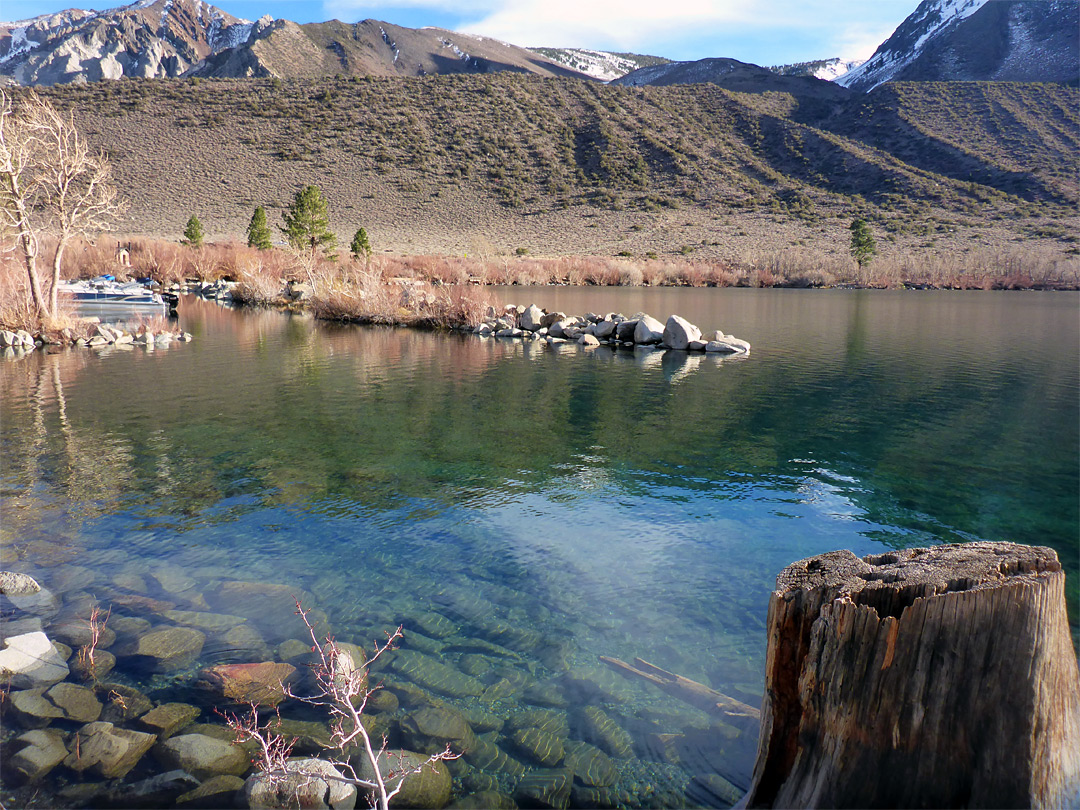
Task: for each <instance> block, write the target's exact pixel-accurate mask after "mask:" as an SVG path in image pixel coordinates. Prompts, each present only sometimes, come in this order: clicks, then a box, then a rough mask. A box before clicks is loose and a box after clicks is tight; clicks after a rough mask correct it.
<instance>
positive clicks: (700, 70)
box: [611, 59, 847, 99]
mask: <svg viewBox="0 0 1080 810" xmlns="http://www.w3.org/2000/svg"><path fill="white" fill-rule="evenodd" d="M706 82H707V83H710V84H715V85H719V86H720V87H723V88H725V89H727V90H734V91H736V92H739V93H768V92H780V93H791V94H792V95H794V96H799V97H803V98H820V99H837V98H840V97H842V96H844V95H845V94H846V93H847V91H846V90H844V89H843V88H842V87H840V86H838V85H837V84H836V83H834V82H829V81H822V80H821V79H817V78H814V77H813V76H784V75H780V74H777V73H775V72H774V71H772V70H770V69H769V68H763V67H760V66H758V65H752V64H750V63H749V62H740V61H739V60H737V59H698V60H696V61H694V62H670V63H668V64H666V65H651V66H649V67H643V68H641V69H639V70H635V71H634V72H633V73H628V74H626V75H625V76H623V77H621V78H619V79H615V80H614V81H613V82H611V84H620V85H626V86H628V87H641V86H643V85H659V86H664V85H669V84H703V83H706Z"/></svg>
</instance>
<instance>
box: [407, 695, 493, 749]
mask: <svg viewBox="0 0 1080 810" xmlns="http://www.w3.org/2000/svg"><path fill="white" fill-rule="evenodd" d="M400 726H401V736H402V741H403V742H404V744H405V745H407V746H409V748H412V749H415V750H417V751H420V752H421V753H425V754H437V753H439V752H440V751H442V750H443V749H445V748H446V746H447V745H449V746H450V749H451V750H452V751H453V752H454V753H458V754H460V753H461V752H463V751H467V750H469V749H470V748H472V747H474V746H475V745H476V735H475V734H474V733H473V730H472V728H471V727H470V726H469V722H468V721H467V720H466V719H465V716H464V715H463V714H462V713H461V712H459V711H457V710H456V709H451V708H450V707H449V706H429V707H427V708H424V709H419V710H417V711H414V712H411V713H409V714H407V715H405V717H403V718H401V721H400Z"/></svg>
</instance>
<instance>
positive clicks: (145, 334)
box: [0, 319, 192, 359]
mask: <svg viewBox="0 0 1080 810" xmlns="http://www.w3.org/2000/svg"><path fill="white" fill-rule="evenodd" d="M80 324H83V325H86V326H89V327H92V328H90V329H87V330H85V331H83V330H79V331H76V329H74V328H72V327H65V328H63V329H60V330H58V331H55V332H51V331H48V330H40V331H39V332H38V333H37V334H36V335H35V334H32V333H30V332H28V331H27V330H25V329H20V330H18V331H13V330H10V329H3V330H0V357H2V358H4V359H16V358H19V357H23V356H25V355H27V354H29V353H30V352H32V351H35V350H37V349H44V348H48V347H54V346H55V347H89V348H100V347H104V346H131V347H135V346H142V347H144V348H146V349H149V350H153V349H154V347H164V346H167V345H169V344H170V343H172V342H173V341H177V342H179V343H186V342H188V341H190V340H191V339H192V338H191V335H190V334H189V333H188V332H185V331H183V330H182V329H153V328H150V327H148V326H145V325H142V326H139V327H137V328H135V329H131V330H126V329H120V328H118V327H115V326H109V325H107V324H103V323H98V322H96V320H89V319H88V320H84V321H80ZM80 332H81V333H80Z"/></svg>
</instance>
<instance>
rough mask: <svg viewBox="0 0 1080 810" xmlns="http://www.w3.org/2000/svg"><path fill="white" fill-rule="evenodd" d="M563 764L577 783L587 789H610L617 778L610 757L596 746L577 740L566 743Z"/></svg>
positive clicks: (616, 771)
mask: <svg viewBox="0 0 1080 810" xmlns="http://www.w3.org/2000/svg"><path fill="white" fill-rule="evenodd" d="M564 764H565V766H566V767H567V768H569V769H570V770H571V771H573V773H574V777H575V778H576V779H577V781H579V782H581V783H582V784H584V785H588V786H589V787H611V786H612V785H614V784H615V782H616V781H617V780H618V778H619V772H618V770H617V769H616V768H615V763H614V762H612V761H611V757H609V756H608V755H607V754H605V753H604V752H603V751H601V750H600V749H599V748H597V747H596V746H594V745H589V744H588V743H586V742H580V741H579V740H569V741H567V743H566V759H565V760H564Z"/></svg>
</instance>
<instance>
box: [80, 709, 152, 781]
mask: <svg viewBox="0 0 1080 810" xmlns="http://www.w3.org/2000/svg"><path fill="white" fill-rule="evenodd" d="M76 737H77V739H78V744H77V745H76V743H75V741H72V742H71V743H70V745H69V751H70V753H69V754H68V757H67V758H66V759H65V760H64V765H65V766H66V767H68V768H71V769H72V770H74V771H79V772H80V773H81V772H84V771H89V772H90V773H91V774H93V775H95V776H99V777H101V778H103V779H120V778H123V777H124V776H126V775H127V773H128V771H130V770H131V769H132V768H134V767H135V766H136V765H137V764H138V762H139V760H140V759H142V756H143V754H145V753H146V752H147V751H149V750H150V747H151V746H152V745H153V744H154V743H155V742H156V741H157V737H155V736H154V735H153V734H146V733H144V732H142V731H132V730H131V729H126V728H116V727H115V726H113V724H112V723H104V722H97V723H90V724H89V725H86V726H83V727H82V728H81V729H80V730H79V731H78V732H77V733H76Z"/></svg>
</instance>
